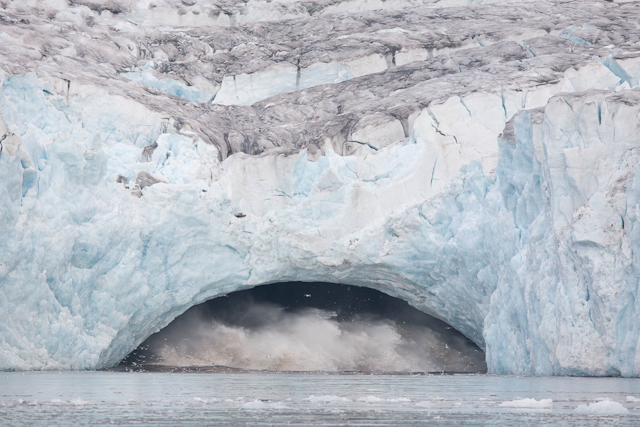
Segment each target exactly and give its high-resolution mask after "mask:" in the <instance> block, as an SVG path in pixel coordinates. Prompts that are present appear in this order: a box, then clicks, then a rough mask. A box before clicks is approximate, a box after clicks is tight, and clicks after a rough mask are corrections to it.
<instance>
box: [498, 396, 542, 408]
mask: <svg viewBox="0 0 640 427" xmlns="http://www.w3.org/2000/svg"><path fill="white" fill-rule="evenodd" d="M498 406H500V407H501V408H529V409H547V408H551V407H552V406H553V399H540V400H536V399H531V398H526V399H515V400H507V401H506V402H502V403H501V404H499V405H498Z"/></svg>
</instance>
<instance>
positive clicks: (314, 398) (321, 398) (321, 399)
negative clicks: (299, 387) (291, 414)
mask: <svg viewBox="0 0 640 427" xmlns="http://www.w3.org/2000/svg"><path fill="white" fill-rule="evenodd" d="M304 400H307V401H309V402H325V403H330V402H351V400H350V399H347V398H346V397H340V396H333V395H325V396H314V395H311V396H309V397H307V398H306V399H304Z"/></svg>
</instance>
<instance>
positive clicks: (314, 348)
mask: <svg viewBox="0 0 640 427" xmlns="http://www.w3.org/2000/svg"><path fill="white" fill-rule="evenodd" d="M230 313H232V314H230ZM218 315H219V317H217V318H212V317H211V316H210V315H209V314H208V313H206V311H205V310H193V309H192V310H190V311H189V312H187V313H185V315H183V316H181V317H180V318H178V319H177V320H176V321H174V323H172V324H171V325H170V326H169V327H167V328H166V329H165V330H163V331H161V332H160V333H159V334H157V335H154V336H153V337H151V338H150V339H149V341H148V342H147V344H148V346H149V351H151V352H152V353H153V354H155V358H154V360H155V361H154V363H157V364H162V365H173V366H183V367H184V366H212V365H220V366H227V367H233V368H241V369H249V370H269V371H325V372H338V371H362V372H427V371H442V370H447V371H459V372H464V371H474V372H475V371H476V370H477V368H476V366H475V363H476V362H477V360H476V359H478V358H480V360H481V358H482V355H481V354H479V355H478V354H472V353H469V352H467V351H464V349H463V351H460V350H459V349H454V348H452V346H451V345H450V344H452V343H451V342H449V341H448V340H447V337H443V336H442V335H441V334H440V333H437V332H435V331H433V330H430V329H428V328H423V327H417V326H413V325H404V324H399V323H396V322H395V321H393V320H388V319H379V318H376V317H375V316H373V315H367V314H365V315H357V316H353V317H352V318H350V319H339V317H338V316H337V315H336V313H334V312H332V311H329V310H323V309H318V308H303V309H300V310H297V311H294V312H290V311H286V310H285V309H284V308H282V307H280V306H278V305H274V304H270V303H264V302H253V301H251V302H248V303H246V304H244V305H243V306H242V307H239V308H238V307H236V310H233V311H232V312H231V311H230V312H229V313H224V312H222V313H218ZM457 344H460V343H457ZM453 347H455V346H453ZM457 347H460V345H458V346H457ZM467 350H468V351H470V352H473V351H474V349H473V348H471V347H469V348H468V349H467Z"/></svg>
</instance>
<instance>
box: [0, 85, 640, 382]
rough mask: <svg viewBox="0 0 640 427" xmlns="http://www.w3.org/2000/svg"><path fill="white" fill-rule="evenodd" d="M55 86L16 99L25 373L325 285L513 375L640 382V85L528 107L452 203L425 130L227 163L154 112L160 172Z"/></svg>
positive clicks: (9, 343) (1, 310) (14, 305)
mask: <svg viewBox="0 0 640 427" xmlns="http://www.w3.org/2000/svg"><path fill="white" fill-rule="evenodd" d="M43 90H47V89H46V85H43V82H41V81H39V80H38V79H37V78H36V77H35V76H32V75H31V76H25V77H7V78H5V79H4V83H3V86H2V114H3V117H4V121H5V123H6V127H7V131H6V136H5V138H4V139H3V141H2V153H0V173H2V180H1V182H2V186H1V187H0V188H1V192H0V197H2V206H3V209H2V211H1V215H2V218H1V221H0V224H1V226H2V229H1V230H0V232H1V233H2V236H3V237H4V238H3V240H2V246H0V250H1V251H2V265H1V266H0V279H1V280H2V292H0V298H1V299H0V316H1V317H2V318H3V319H6V321H5V322H3V323H2V324H1V325H0V328H1V329H0V337H1V341H0V366H2V367H3V368H4V369H30V368H37V369H43V368H44V369H59V368H73V369H85V368H96V367H103V366H110V365H113V364H115V363H117V362H118V361H119V360H120V359H121V358H122V357H124V356H125V355H126V354H127V353H128V352H129V351H130V350H131V349H132V348H134V347H135V346H136V345H137V344H138V343H139V342H141V341H142V340H144V339H145V338H146V337H147V336H148V335H150V334H151V333H153V332H154V331H156V330H158V328H161V327H163V326H164V325H166V324H168V323H169V322H170V321H171V320H172V319H173V318H174V317H175V316H177V315H178V314H180V313H181V312H183V311H184V310H186V309H187V308H189V307H190V306H192V305H194V304H197V303H199V302H201V301H204V300H206V299H209V298H211V297H215V296H217V295H221V294H225V293H228V292H231V291H233V290H237V289H242V288H246V287H247V286H254V285H259V284H263V283H272V282H278V281H292V280H302V281H319V280H323V281H331V282H339V283H348V284H355V285H363V286H369V287H373V288H376V289H380V290H382V291H384V292H387V293H389V294H391V295H395V296H399V297H400V298H403V299H405V300H407V301H409V302H410V303H411V304H412V305H414V306H416V307H418V308H420V309H422V310H424V311H425V312H427V313H430V314H433V315H436V316H437V317H439V318H441V319H443V320H445V321H447V322H448V323H450V324H451V325H452V326H454V327H455V328H456V329H458V330H460V331H461V332H463V333H464V334H465V335H467V336H469V337H470V338H472V339H473V340H474V341H475V342H477V343H478V344H479V345H481V346H483V347H484V348H485V349H486V352H487V360H488V365H489V369H490V371H491V372H494V373H523V374H589V375H605V374H618V373H620V374H622V375H626V376H635V375H638V373H639V371H638V367H637V366H636V365H635V354H636V351H637V345H638V333H637V330H638V320H637V319H638V317H637V315H636V305H635V296H636V293H637V271H638V270H637V267H636V265H635V263H636V262H637V261H636V260H635V258H634V255H633V253H634V248H635V247H637V240H636V239H635V234H637V233H635V232H634V227H635V220H636V219H635V213H634V212H635V211H634V208H633V206H636V205H637V203H638V201H637V200H636V199H637V196H636V191H635V185H636V180H637V178H636V177H637V174H636V170H637V166H638V161H637V153H636V151H637V145H638V143H639V141H638V136H637V135H639V133H638V129H637V126H638V123H637V122H636V121H635V119H634V117H636V116H637V114H638V109H639V108H640V107H639V106H638V105H640V103H638V100H639V97H640V93H638V92H637V91H636V90H630V91H623V92H620V93H615V92H597V91H596V92H593V91H589V92H584V93H577V94H575V95H569V94H563V95H558V96H556V97H553V98H552V99H551V100H550V101H549V103H548V105H547V106H546V107H544V108H543V109H537V110H530V111H525V112H522V113H519V114H518V115H517V116H516V117H515V119H513V120H512V121H510V122H509V123H508V124H507V125H506V130H505V132H504V133H503V136H502V139H501V142H500V150H499V157H498V162H497V168H496V170H495V173H493V174H488V173H487V172H485V171H484V169H483V166H482V158H481V157H482V156H477V157H478V158H477V160H473V159H471V160H470V161H469V162H468V163H467V164H466V165H463V166H462V167H461V168H460V169H459V172H457V173H452V174H451V175H450V176H448V177H447V176H444V175H443V176H441V177H440V179H441V181H443V182H441V184H440V185H439V186H438V187H437V191H434V190H433V189H432V186H433V180H432V179H433V177H434V174H435V172H434V169H435V168H431V167H430V168H425V167H424V165H425V164H426V163H427V161H428V159H430V158H433V157H434V154H433V148H432V147H433V144H434V142H433V141H432V140H430V139H428V138H425V137H424V135H426V133H425V131H424V130H425V129H426V128H425V126H426V125H425V124H424V122H423V121H421V120H416V124H415V125H414V133H413V135H414V136H413V137H412V138H409V139H407V140H406V141H405V142H403V143H399V144H394V145H391V146H389V147H386V148H385V149H383V150H381V151H379V152H377V153H375V154H373V155H369V156H345V157H343V156H339V155H337V154H335V153H332V152H331V151H328V153H327V154H326V155H324V156H321V157H320V158H318V159H317V160H316V161H315V162H312V161H310V160H308V159H307V156H306V153H305V151H304V150H303V151H302V152H301V153H300V154H299V155H296V156H282V155H278V154H273V155H266V156H259V157H254V156H246V155H235V156H232V157H231V158H229V159H227V160H226V161H224V162H222V163H219V162H218V160H217V158H218V157H217V153H216V152H215V148H214V147H213V146H211V145H207V144H204V143H202V141H199V140H198V138H197V136H195V135H190V134H188V133H187V134H177V133H166V134H160V132H161V125H162V118H160V117H157V118H155V125H154V117H153V115H150V114H148V113H147V114H145V115H144V117H145V119H146V120H147V122H148V123H149V125H148V128H149V129H148V130H147V131H146V134H145V133H136V136H135V139H136V140H141V138H142V139H144V138H146V140H147V141H151V140H154V138H155V140H156V142H157V148H155V150H154V151H153V152H152V153H151V156H150V159H149V158H148V157H146V158H145V157H143V148H144V146H145V145H148V143H146V144H145V143H143V144H139V145H138V146H136V145H135V144H134V143H133V141H131V138H133V135H129V134H127V133H126V132H119V133H117V134H115V132H111V137H107V136H108V135H104V136H103V131H105V130H107V129H109V123H111V125H110V126H111V128H112V130H113V129H115V128H118V126H116V125H115V123H114V122H113V120H117V118H118V116H117V115H114V116H110V115H109V114H103V115H102V118H101V120H100V121H98V122H95V121H94V122H93V123H92V122H91V121H90V120H89V117H92V115H91V114H90V112H86V113H87V116H88V117H84V118H83V117H82V116H80V115H79V113H78V112H79V111H84V110H82V109H81V107H87V108H88V107H89V106H90V105H92V104H93V103H94V102H96V99H97V97H95V96H91V95H88V94H79V95H78V96H77V97H75V101H74V102H70V104H68V105H66V104H56V103H55V102H51V101H49V100H48V99H46V98H45V95H44V92H43ZM103 102H110V103H113V102H115V100H109V101H103ZM123 105H124V104H123ZM121 108H122V105H121ZM3 126H4V125H3ZM3 129H4V127H3ZM421 132H422V133H421ZM114 135H115V136H114ZM421 135H422V136H421ZM471 148H473V147H471ZM473 152H475V150H473V149H472V151H470V153H473ZM435 157H437V155H435ZM472 157H473V156H472ZM144 160H150V161H144ZM450 164H452V165H457V164H458V163H450ZM456 167H457V166H456ZM143 172H145V173H147V174H148V175H150V176H152V177H155V178H156V181H154V182H157V183H155V184H153V185H150V186H145V185H144V184H143V180H141V179H140V177H141V176H145V175H144V174H143ZM139 196H141V197H139ZM27 284H28V285H27Z"/></svg>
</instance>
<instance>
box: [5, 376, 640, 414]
mask: <svg viewBox="0 0 640 427" xmlns="http://www.w3.org/2000/svg"><path fill="white" fill-rule="evenodd" d="M0 424H1V425H3V426H13V425H16V426H17V425H87V424H116V425H118V424H127V425H128V424H137V425H228V426H232V425H233V426H240V425H251V426H257V425H284V424H286V425H297V426H305V425H309V426H311V425H313V426H336V425H358V426H363V425H367V426H371V425H376V426H377V425H388V426H403V425H406V426H415V425H488V426H502V425H505V426H506V425H510V426H511V425H534V424H535V425H536V426H544V425H554V426H582V425H615V426H634V425H640V380H638V379H623V378H567V377H552V378H531V377H501V376H489V375H358V374H319V373H313V374H311V373H256V372H253V373H159V372H154V373H149V372H135V373H132V372H24V373H21V372H3V373H1V374H0Z"/></svg>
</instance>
